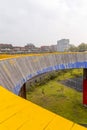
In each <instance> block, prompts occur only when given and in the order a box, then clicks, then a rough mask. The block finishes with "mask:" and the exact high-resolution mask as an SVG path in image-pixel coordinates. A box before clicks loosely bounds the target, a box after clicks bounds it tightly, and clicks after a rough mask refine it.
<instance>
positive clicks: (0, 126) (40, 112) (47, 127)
mask: <svg viewBox="0 0 87 130" xmlns="http://www.w3.org/2000/svg"><path fill="white" fill-rule="evenodd" d="M0 130H86V128H85V127H81V126H79V125H77V124H75V123H73V122H71V121H69V120H67V119H64V118H62V117H60V116H58V115H56V114H54V113H52V112H49V111H48V110H45V109H43V108H41V107H39V106H38V105H35V104H33V103H31V102H29V101H27V100H25V99H23V98H21V97H18V96H17V95H15V94H13V93H11V92H9V91H8V90H6V89H5V88H3V87H1V86H0Z"/></svg>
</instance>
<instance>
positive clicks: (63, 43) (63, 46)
mask: <svg viewBox="0 0 87 130" xmlns="http://www.w3.org/2000/svg"><path fill="white" fill-rule="evenodd" d="M68 48H69V39H61V40H59V41H57V51H59V52H64V51H66V50H67V49H68Z"/></svg>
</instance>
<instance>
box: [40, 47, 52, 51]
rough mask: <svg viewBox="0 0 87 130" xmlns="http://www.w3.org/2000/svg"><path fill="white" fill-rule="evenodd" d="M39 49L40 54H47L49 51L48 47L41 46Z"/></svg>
mask: <svg viewBox="0 0 87 130" xmlns="http://www.w3.org/2000/svg"><path fill="white" fill-rule="evenodd" d="M40 49H41V52H49V51H50V47H49V46H41V47H40Z"/></svg>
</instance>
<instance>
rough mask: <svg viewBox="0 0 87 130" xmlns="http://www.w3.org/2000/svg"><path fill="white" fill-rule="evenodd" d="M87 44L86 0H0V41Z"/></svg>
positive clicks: (14, 43) (37, 44)
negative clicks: (66, 41) (64, 41)
mask: <svg viewBox="0 0 87 130" xmlns="http://www.w3.org/2000/svg"><path fill="white" fill-rule="evenodd" d="M62 38H68V39H70V43H71V44H74V45H78V44H80V43H82V42H85V43H87V0H0V43H11V44H13V45H21V46H23V45H25V44H27V43H34V44H35V45H36V46H40V45H51V44H56V42H57V40H60V39H62Z"/></svg>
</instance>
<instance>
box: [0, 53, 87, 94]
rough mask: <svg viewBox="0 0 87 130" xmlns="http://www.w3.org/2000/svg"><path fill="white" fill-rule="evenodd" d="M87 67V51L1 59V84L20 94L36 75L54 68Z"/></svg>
mask: <svg viewBox="0 0 87 130" xmlns="http://www.w3.org/2000/svg"><path fill="white" fill-rule="evenodd" d="M70 68H87V53H75V54H74V53H72V54H71V53H70V54H49V55H43V56H42V55H41V56H26V57H20V58H14V59H6V60H0V85H1V86H3V87H5V88H7V89H8V90H10V91H12V92H13V93H15V94H17V95H18V94H19V92H20V89H21V87H22V86H23V84H24V83H25V82H26V81H27V80H29V79H31V78H32V77H34V76H37V75H39V74H42V73H45V72H50V71H53V70H60V69H70Z"/></svg>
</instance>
